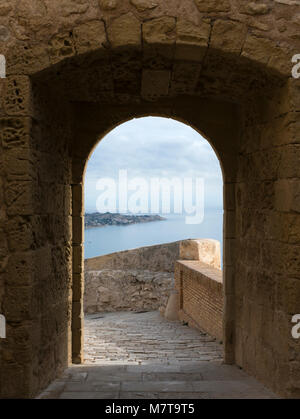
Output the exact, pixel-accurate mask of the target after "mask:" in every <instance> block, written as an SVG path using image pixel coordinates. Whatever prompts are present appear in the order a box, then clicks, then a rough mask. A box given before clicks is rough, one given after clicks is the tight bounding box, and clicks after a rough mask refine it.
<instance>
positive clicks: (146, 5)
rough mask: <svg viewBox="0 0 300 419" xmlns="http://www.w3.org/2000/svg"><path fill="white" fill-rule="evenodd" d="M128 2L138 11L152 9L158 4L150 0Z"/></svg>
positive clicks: (131, 0)
mask: <svg viewBox="0 0 300 419" xmlns="http://www.w3.org/2000/svg"><path fill="white" fill-rule="evenodd" d="M130 3H131V4H132V5H133V6H134V7H135V8H136V9H137V11H138V12H145V11H146V10H153V9H155V8H156V7H157V6H158V4H157V3H155V2H154V1H151V0H130Z"/></svg>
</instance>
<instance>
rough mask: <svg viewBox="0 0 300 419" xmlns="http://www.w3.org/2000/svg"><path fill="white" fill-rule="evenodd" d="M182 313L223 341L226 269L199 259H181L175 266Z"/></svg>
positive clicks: (193, 325)
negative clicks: (224, 273)
mask: <svg viewBox="0 0 300 419" xmlns="http://www.w3.org/2000/svg"><path fill="white" fill-rule="evenodd" d="M175 288H176V290H177V291H178V317H179V319H180V320H182V321H185V322H187V323H188V324H189V326H192V327H196V328H197V329H200V330H202V331H205V332H207V333H209V334H210V335H211V336H213V337H215V338H216V339H217V340H218V341H223V283H222V271H221V270H219V269H216V268H213V267H210V266H208V265H206V264H204V263H201V262H199V261H182V260H180V261H178V262H177V263H176V268H175Z"/></svg>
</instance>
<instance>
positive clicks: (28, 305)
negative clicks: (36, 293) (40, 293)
mask: <svg viewBox="0 0 300 419" xmlns="http://www.w3.org/2000/svg"><path fill="white" fill-rule="evenodd" d="M32 296H33V288H32V287H31V286H28V287H25V286H22V287H20V286H17V287H15V286H7V287H6V290H5V301H4V302H3V306H4V312H5V317H6V320H7V322H11V321H17V322H18V321H22V320H24V319H26V320H29V319H31V318H32V317H33V315H34V312H35V310H36V308H37V306H36V305H35V304H34V303H33V299H32Z"/></svg>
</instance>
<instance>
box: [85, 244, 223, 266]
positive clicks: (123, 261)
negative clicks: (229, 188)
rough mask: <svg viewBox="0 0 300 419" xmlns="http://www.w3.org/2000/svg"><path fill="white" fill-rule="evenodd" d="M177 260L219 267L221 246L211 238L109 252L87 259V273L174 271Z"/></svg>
mask: <svg viewBox="0 0 300 419" xmlns="http://www.w3.org/2000/svg"><path fill="white" fill-rule="evenodd" d="M178 259H183V260H189V259H191V260H201V261H202V262H204V263H207V264H209V265H211V266H215V267H220V243H219V242H218V241H217V240H211V239H201V240H200V239H199V240H194V239H189V240H181V241H177V242H172V243H164V244H158V245H155V246H145V247H139V248H137V249H131V250H125V251H122V252H115V253H110V254H108V255H103V256H98V257H95V258H90V259H86V260H85V271H100V270H102V269H114V270H118V269H123V270H124V269H125V270H126V269H138V270H149V271H152V272H174V266H175V262H176V260H178Z"/></svg>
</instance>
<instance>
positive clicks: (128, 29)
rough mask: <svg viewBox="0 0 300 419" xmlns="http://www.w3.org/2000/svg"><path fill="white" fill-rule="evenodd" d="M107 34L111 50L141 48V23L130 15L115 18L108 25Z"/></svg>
mask: <svg viewBox="0 0 300 419" xmlns="http://www.w3.org/2000/svg"><path fill="white" fill-rule="evenodd" d="M107 33H108V40H109V42H110V44H111V47H112V48H118V47H125V46H126V47H129V48H130V47H135V48H138V49H140V48H141V23H140V21H139V20H138V19H137V18H136V17H135V16H134V15H133V14H132V13H127V14H126V15H122V16H120V17H118V18H116V19H115V20H114V21H113V22H112V23H111V24H110V25H109V27H108V29H107Z"/></svg>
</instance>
